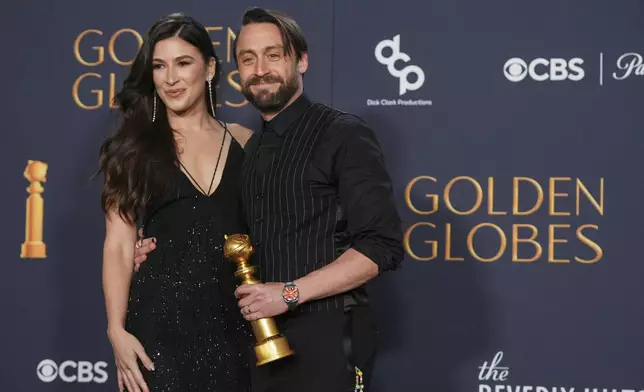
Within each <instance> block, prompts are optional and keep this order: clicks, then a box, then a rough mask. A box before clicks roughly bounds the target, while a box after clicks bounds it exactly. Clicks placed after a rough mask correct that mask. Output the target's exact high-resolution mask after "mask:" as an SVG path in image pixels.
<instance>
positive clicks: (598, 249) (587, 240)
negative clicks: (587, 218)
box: [575, 225, 604, 264]
mask: <svg viewBox="0 0 644 392" xmlns="http://www.w3.org/2000/svg"><path fill="white" fill-rule="evenodd" d="M584 229H595V230H599V226H597V225H581V226H579V227H578V228H577V238H579V241H581V243H582V244H584V245H586V246H588V247H589V248H590V249H592V250H594V251H595V254H596V256H595V258H594V259H590V260H585V259H582V258H580V257H577V256H575V260H577V261H578V262H580V263H583V264H593V263H596V262H598V261H599V260H600V259H601V258H602V256H603V255H604V251H603V250H602V248H601V247H600V246H599V245H597V243H596V242H594V241H593V240H591V239H590V238H588V237H586V236H585V235H584V233H583V231H584Z"/></svg>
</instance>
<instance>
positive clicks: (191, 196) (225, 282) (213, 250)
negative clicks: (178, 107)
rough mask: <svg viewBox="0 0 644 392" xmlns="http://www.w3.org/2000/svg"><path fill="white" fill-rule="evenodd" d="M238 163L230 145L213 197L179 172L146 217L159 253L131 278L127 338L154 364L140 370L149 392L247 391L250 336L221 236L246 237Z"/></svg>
mask: <svg viewBox="0 0 644 392" xmlns="http://www.w3.org/2000/svg"><path fill="white" fill-rule="evenodd" d="M229 135H230V134H229ZM229 137H230V136H229ZM243 155H244V151H243V149H242V147H241V146H240V145H239V144H238V143H237V142H236V141H235V140H234V138H233V140H232V142H231V143H230V147H229V152H228V157H227V159H226V163H225V166H224V171H223V174H222V178H221V181H220V183H219V185H218V186H217V189H216V190H215V192H214V194H212V195H211V196H206V195H204V194H203V193H201V192H199V191H198V190H197V188H196V187H195V186H194V185H193V184H192V183H191V182H190V180H189V179H188V177H187V176H186V175H185V174H184V173H183V172H181V171H179V170H177V178H176V181H175V184H174V186H173V187H172V188H171V190H170V191H169V192H168V193H167V194H166V195H164V197H162V198H159V200H157V201H156V202H155V203H153V204H152V205H153V207H152V208H150V211H148V212H147V213H146V214H145V218H144V222H143V224H144V230H145V237H156V239H157V248H156V249H155V250H154V251H153V252H151V253H149V254H148V259H147V260H146V262H144V263H143V264H142V265H141V269H140V270H139V271H138V272H136V273H135V274H134V276H133V280H132V283H131V289H130V299H129V304H128V313H127V317H126V330H127V331H128V332H130V333H131V334H133V335H134V336H136V337H137V338H138V339H139V340H140V341H141V343H142V344H143V347H144V348H145V350H146V352H147V354H148V355H149V356H150V358H151V359H152V361H153V362H154V366H155V371H148V370H146V369H145V368H144V367H142V366H141V367H140V368H141V371H142V373H143V375H144V377H145V380H146V382H147V384H148V387H149V388H150V392H246V391H249V390H250V386H249V384H250V380H249V374H248V372H249V358H248V355H247V354H248V352H249V351H248V348H249V347H251V346H252V340H251V338H252V335H251V332H250V326H249V324H248V322H246V321H245V320H244V319H243V317H242V315H241V313H240V312H239V308H238V307H237V302H236V300H235V297H234V290H235V288H236V286H237V281H236V278H235V276H234V275H233V274H234V270H235V266H234V265H233V263H231V262H230V261H229V260H227V259H225V258H224V257H223V250H222V247H223V243H224V234H234V233H246V232H247V231H246V228H245V227H246V226H245V223H244V220H243V217H242V215H241V214H242V212H241V211H242V209H241V206H240V200H241V198H240V196H239V182H238V181H239V174H240V173H241V165H242V162H243V158H244V157H243ZM222 162H223V161H222Z"/></svg>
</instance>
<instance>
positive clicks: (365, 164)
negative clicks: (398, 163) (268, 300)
mask: <svg viewBox="0 0 644 392" xmlns="http://www.w3.org/2000/svg"><path fill="white" fill-rule="evenodd" d="M242 200H243V206H244V214H245V216H246V220H247V224H248V227H249V234H250V238H251V241H252V242H253V244H254V245H255V247H256V252H255V254H254V256H253V259H252V263H253V264H254V265H257V266H258V267H259V278H260V279H261V280H262V281H263V282H287V281H293V280H295V279H297V278H300V277H303V276H305V275H306V274H308V273H310V272H312V271H314V270H316V269H319V268H321V267H323V266H325V265H327V264H329V263H331V262H333V261H334V260H335V259H336V258H338V257H339V256H340V255H341V254H342V253H343V252H344V251H345V250H347V249H348V248H353V249H355V250H357V251H358V252H361V253H362V254H364V255H365V256H367V257H368V258H370V259H371V260H373V261H374V262H375V263H376V264H377V265H378V267H379V270H380V271H381V272H382V271H386V270H391V269H395V268H396V267H397V266H398V265H399V264H400V263H401V261H402V259H403V256H404V251H403V248H402V231H401V222H400V218H399V215H398V212H397V210H396V207H395V203H394V198H393V192H392V186H391V180H390V177H389V174H388V172H387V169H386V167H385V162H384V158H383V155H382V152H381V149H380V146H379V144H378V142H377V140H376V137H375V135H374V133H373V131H372V130H371V129H370V128H369V127H367V125H366V124H365V123H364V122H362V121H361V120H360V119H359V118H358V117H356V116H354V115H351V114H347V113H344V112H341V111H339V110H336V109H333V108H331V107H328V106H325V105H323V104H319V103H313V102H311V101H309V99H308V98H307V97H306V96H305V95H302V96H300V97H299V98H298V99H297V100H296V101H295V102H293V103H292V104H291V105H289V106H288V107H287V108H285V109H284V110H283V111H282V112H281V113H279V114H278V115H277V116H276V117H275V118H273V119H272V120H271V121H269V122H265V123H264V127H263V129H262V130H261V131H260V132H258V133H257V134H255V135H254V136H253V137H252V138H251V139H250V140H249V142H248V143H247V145H246V160H245V163H244V169H243V178H242ZM356 293H358V294H359V295H357V296H356V295H354V296H353V297H354V298H362V299H364V295H363V294H364V290H363V289H362V288H360V289H358V290H355V291H354V292H353V293H350V294H356ZM346 301H347V295H339V296H334V297H329V298H325V299H321V300H317V301H312V302H309V303H307V304H304V305H302V306H301V307H300V308H301V309H302V310H303V311H322V310H330V309H338V308H342V307H343V306H344V305H345V304H346Z"/></svg>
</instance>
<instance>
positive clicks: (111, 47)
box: [107, 29, 143, 65]
mask: <svg viewBox="0 0 644 392" xmlns="http://www.w3.org/2000/svg"><path fill="white" fill-rule="evenodd" d="M124 33H130V34H132V35H133V36H134V37H135V38H136V41H137V43H138V47H137V50H138V49H140V48H141V45H143V37H141V34H139V33H138V32H137V31H136V30H133V29H121V30H119V31H117V32H116V33H114V34H113V35H112V37H111V38H110V41H109V42H108V44H107V51H108V53H109V54H110V57H111V58H112V60H113V61H114V62H115V63H116V64H118V65H130V64H132V63H133V62H134V59H132V60H130V61H121V60H120V59H119V58H118V57H116V52H115V50H114V44H115V42H116V39H117V38H118V37H119V36H120V35H121V34H124Z"/></svg>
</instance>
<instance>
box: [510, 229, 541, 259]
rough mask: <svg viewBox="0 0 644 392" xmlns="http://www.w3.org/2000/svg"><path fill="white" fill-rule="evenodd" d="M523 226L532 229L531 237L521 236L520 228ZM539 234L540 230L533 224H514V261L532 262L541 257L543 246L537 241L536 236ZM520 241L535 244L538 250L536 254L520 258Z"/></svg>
mask: <svg viewBox="0 0 644 392" xmlns="http://www.w3.org/2000/svg"><path fill="white" fill-rule="evenodd" d="M521 228H526V229H530V230H532V235H531V236H530V238H519V229H521ZM538 234H539V230H537V228H536V227H535V226H533V225H528V224H515V225H512V261H513V262H515V263H531V262H533V261H535V260H537V259H538V258H539V257H541V254H542V253H543V247H542V246H541V244H539V243H538V242H537V241H535V238H537V235H538ZM519 243H529V244H532V245H534V247H535V249H536V252H535V253H534V256H533V257H532V258H529V259H520V258H519Z"/></svg>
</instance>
